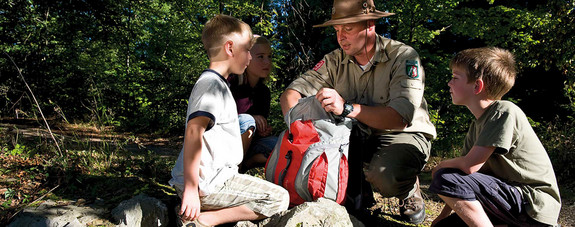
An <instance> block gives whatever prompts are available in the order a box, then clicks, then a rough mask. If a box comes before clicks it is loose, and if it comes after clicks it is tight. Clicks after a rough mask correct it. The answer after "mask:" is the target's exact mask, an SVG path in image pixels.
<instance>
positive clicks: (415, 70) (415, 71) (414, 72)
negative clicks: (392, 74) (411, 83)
mask: <svg viewBox="0 0 575 227" xmlns="http://www.w3.org/2000/svg"><path fill="white" fill-rule="evenodd" d="M405 73H406V74H407V76H408V77H409V78H412V79H417V78H419V64H418V62H417V61H416V60H406V61H405Z"/></svg>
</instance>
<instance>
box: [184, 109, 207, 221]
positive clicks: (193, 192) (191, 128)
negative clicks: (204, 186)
mask: <svg viewBox="0 0 575 227" xmlns="http://www.w3.org/2000/svg"><path fill="white" fill-rule="evenodd" d="M209 122H210V119H209V118H207V117H203V116H200V117H195V118H192V119H191V120H190V121H189V122H188V126H187V127H186V132H185V134H184V193H183V196H182V206H181V209H180V214H182V216H183V218H184V219H188V220H193V219H196V218H197V217H198V216H199V215H200V200H199V192H198V185H199V177H200V173H199V172H200V160H201V154H202V136H203V135H204V132H205V131H206V128H207V126H208V123H209Z"/></svg>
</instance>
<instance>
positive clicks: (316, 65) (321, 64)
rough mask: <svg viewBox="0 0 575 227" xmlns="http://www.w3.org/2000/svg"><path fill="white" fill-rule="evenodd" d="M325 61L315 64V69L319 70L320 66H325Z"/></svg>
mask: <svg viewBox="0 0 575 227" xmlns="http://www.w3.org/2000/svg"><path fill="white" fill-rule="evenodd" d="M324 63H325V61H324V60H321V61H319V62H318V63H317V64H315V66H314V67H313V70H314V71H317V70H318V69H319V68H321V67H322V66H323V64H324Z"/></svg>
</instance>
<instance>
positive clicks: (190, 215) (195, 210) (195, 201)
mask: <svg viewBox="0 0 575 227" xmlns="http://www.w3.org/2000/svg"><path fill="white" fill-rule="evenodd" d="M179 214H180V216H181V219H182V220H185V221H192V220H194V219H196V218H198V217H199V216H200V196H199V194H198V189H197V188H196V189H185V190H184V193H183V196H182V205H181V207H180V212H179Z"/></svg>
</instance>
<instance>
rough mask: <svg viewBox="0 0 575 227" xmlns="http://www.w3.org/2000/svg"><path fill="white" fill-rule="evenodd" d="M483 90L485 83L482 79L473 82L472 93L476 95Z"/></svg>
mask: <svg viewBox="0 0 575 227" xmlns="http://www.w3.org/2000/svg"><path fill="white" fill-rule="evenodd" d="M484 89H485V83H483V80H482V79H477V80H475V87H474V88H473V93H474V94H476V95H478V94H479V93H481V92H482V91H483V90H484Z"/></svg>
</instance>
